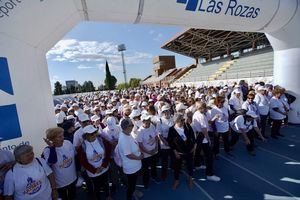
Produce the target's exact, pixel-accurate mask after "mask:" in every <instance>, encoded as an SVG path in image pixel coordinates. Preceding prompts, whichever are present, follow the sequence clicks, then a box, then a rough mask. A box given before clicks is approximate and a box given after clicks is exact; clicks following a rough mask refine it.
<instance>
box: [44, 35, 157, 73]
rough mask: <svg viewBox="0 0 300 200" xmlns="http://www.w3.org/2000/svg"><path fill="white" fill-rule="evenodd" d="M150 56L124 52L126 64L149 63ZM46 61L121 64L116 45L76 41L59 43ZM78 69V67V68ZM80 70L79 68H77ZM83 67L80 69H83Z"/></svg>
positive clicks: (67, 40)
mask: <svg viewBox="0 0 300 200" xmlns="http://www.w3.org/2000/svg"><path fill="white" fill-rule="evenodd" d="M151 57H152V55H151V54H148V53H145V52H134V51H126V52H125V60H126V64H138V63H146V62H149V60H148V59H150V58H151ZM47 59H49V60H51V61H56V62H73V63H77V62H92V61H93V62H104V61H105V60H108V61H109V63H112V64H114V65H115V66H117V65H121V64H122V59H121V55H120V52H118V50H117V44H115V43H113V42H98V41H78V40H76V39H65V40H61V41H59V42H58V43H57V44H56V45H55V46H54V47H53V48H52V49H51V50H50V51H49V52H48V53H47ZM78 67H79V66H78ZM79 68H80V67H79ZM83 68H84V67H81V69H83Z"/></svg>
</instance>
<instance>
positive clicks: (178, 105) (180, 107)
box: [176, 103, 188, 112]
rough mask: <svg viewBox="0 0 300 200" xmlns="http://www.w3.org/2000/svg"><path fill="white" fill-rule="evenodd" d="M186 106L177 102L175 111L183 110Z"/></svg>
mask: <svg viewBox="0 0 300 200" xmlns="http://www.w3.org/2000/svg"><path fill="white" fill-rule="evenodd" d="M187 108H188V107H187V106H185V105H184V104H183V103H179V104H177V105H176V111H177V112H178V111H179V110H185V109H187Z"/></svg>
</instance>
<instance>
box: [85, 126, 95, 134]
mask: <svg viewBox="0 0 300 200" xmlns="http://www.w3.org/2000/svg"><path fill="white" fill-rule="evenodd" d="M82 131H83V133H88V134H91V133H95V132H96V131H98V129H96V128H95V127H94V126H93V125H88V126H86V127H84V128H83V130H82Z"/></svg>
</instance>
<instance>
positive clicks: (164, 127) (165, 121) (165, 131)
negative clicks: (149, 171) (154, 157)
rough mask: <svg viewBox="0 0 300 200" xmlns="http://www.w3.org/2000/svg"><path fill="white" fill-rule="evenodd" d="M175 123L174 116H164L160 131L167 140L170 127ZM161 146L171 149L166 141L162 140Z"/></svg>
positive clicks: (161, 135)
mask: <svg viewBox="0 0 300 200" xmlns="http://www.w3.org/2000/svg"><path fill="white" fill-rule="evenodd" d="M173 125H174V120H173V119H172V118H170V119H166V118H164V117H162V118H161V123H160V129H159V131H158V132H159V135H160V137H163V138H164V139H165V140H167V138H168V135H169V129H170V127H172V126H173ZM160 147H161V149H170V147H169V146H168V145H165V143H163V142H162V141H161V140H160Z"/></svg>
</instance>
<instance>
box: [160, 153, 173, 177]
mask: <svg viewBox="0 0 300 200" xmlns="http://www.w3.org/2000/svg"><path fill="white" fill-rule="evenodd" d="M159 154H160V159H161V178H162V179H166V178H167V174H168V167H169V166H173V163H174V154H173V153H172V150H171V149H161V150H160V153H159ZM169 160H170V161H169ZM169 163H171V164H169Z"/></svg>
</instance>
